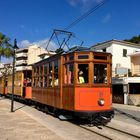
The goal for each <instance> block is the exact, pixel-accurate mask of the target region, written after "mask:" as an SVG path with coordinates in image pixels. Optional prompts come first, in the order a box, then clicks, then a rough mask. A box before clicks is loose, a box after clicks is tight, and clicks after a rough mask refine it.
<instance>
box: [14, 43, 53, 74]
mask: <svg viewBox="0 0 140 140" xmlns="http://www.w3.org/2000/svg"><path fill="white" fill-rule="evenodd" d="M43 54H45V58H47V57H49V56H50V55H53V54H55V53H54V52H48V51H47V50H45V49H44V48H42V47H40V46H38V45H36V44H33V45H30V46H28V47H27V48H22V49H18V50H17V51H16V70H17V71H21V70H31V69H32V67H31V65H32V64H34V63H36V62H38V61H40V60H41V59H42V57H40V56H42V55H43Z"/></svg>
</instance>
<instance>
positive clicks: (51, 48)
mask: <svg viewBox="0 0 140 140" xmlns="http://www.w3.org/2000/svg"><path fill="white" fill-rule="evenodd" d="M48 41H49V39H48V38H47V39H43V40H39V41H36V42H30V41H29V40H22V41H21V42H19V43H18V46H19V48H26V47H28V46H29V45H34V44H35V45H38V46H40V47H42V48H46V47H47V44H48ZM57 48H58V46H57V45H56V43H55V42H53V41H50V43H49V46H48V48H47V50H48V51H55V50H56V49H57Z"/></svg>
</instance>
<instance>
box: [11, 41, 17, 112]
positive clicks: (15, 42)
mask: <svg viewBox="0 0 140 140" xmlns="http://www.w3.org/2000/svg"><path fill="white" fill-rule="evenodd" d="M17 49H18V46H17V40H16V39H15V40H14V46H13V52H14V54H13V71H12V96H11V112H14V110H13V107H14V80H15V51H16V50H17Z"/></svg>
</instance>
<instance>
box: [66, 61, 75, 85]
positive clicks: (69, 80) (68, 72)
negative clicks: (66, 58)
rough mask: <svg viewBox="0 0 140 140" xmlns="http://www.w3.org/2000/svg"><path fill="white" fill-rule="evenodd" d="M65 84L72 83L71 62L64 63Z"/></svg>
mask: <svg viewBox="0 0 140 140" xmlns="http://www.w3.org/2000/svg"><path fill="white" fill-rule="evenodd" d="M64 74H65V79H64V83H65V84H73V82H74V66H73V64H68V65H65V73H64Z"/></svg>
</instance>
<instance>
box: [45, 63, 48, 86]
mask: <svg viewBox="0 0 140 140" xmlns="http://www.w3.org/2000/svg"><path fill="white" fill-rule="evenodd" d="M47 67H48V65H47V64H45V65H44V87H47Z"/></svg>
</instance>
